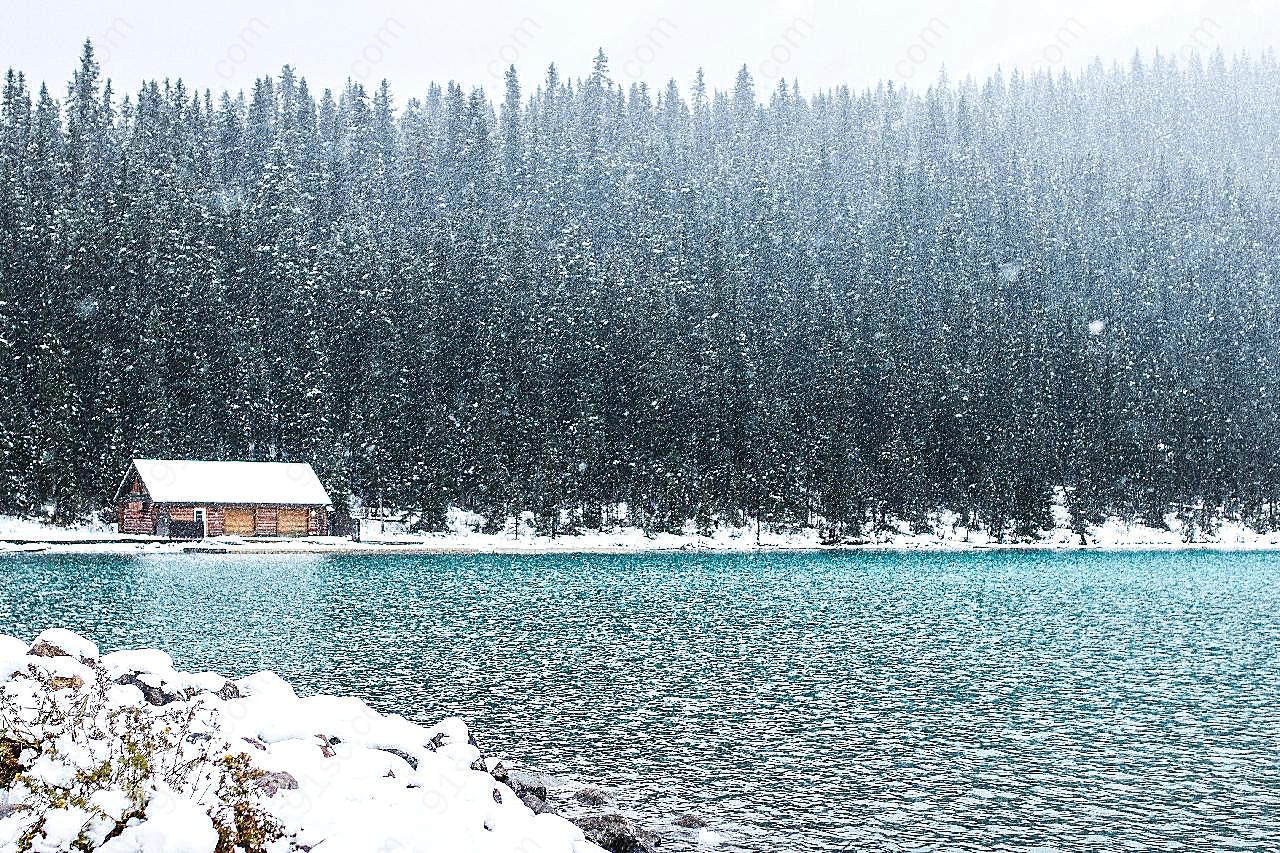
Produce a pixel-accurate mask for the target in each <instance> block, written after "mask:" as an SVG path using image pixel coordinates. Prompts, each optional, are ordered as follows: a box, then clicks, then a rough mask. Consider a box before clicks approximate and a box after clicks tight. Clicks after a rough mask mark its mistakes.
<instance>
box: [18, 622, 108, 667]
mask: <svg viewBox="0 0 1280 853" xmlns="http://www.w3.org/2000/svg"><path fill="white" fill-rule="evenodd" d="M27 654H29V655H34V656H36V657H39V658H58V657H72V658H76V659H77V660H79V661H81V662H82V663H93V662H94V661H96V660H98V657H99V654H98V647H97V646H96V645H94V644H93V643H91V642H89V641H88V640H86V639H85V638H84V637H81V636H80V635H79V634H77V633H75V632H74V631H68V630H67V629H66V628H50V629H49V630H47V631H41V632H40V636H38V637H36V639H35V642H34V643H32V644H31V649H30V651H28V652H27Z"/></svg>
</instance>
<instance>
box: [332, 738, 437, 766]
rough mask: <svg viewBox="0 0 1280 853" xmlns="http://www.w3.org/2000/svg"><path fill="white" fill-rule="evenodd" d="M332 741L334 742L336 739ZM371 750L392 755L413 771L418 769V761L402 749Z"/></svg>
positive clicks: (381, 748) (382, 748)
mask: <svg viewBox="0 0 1280 853" xmlns="http://www.w3.org/2000/svg"><path fill="white" fill-rule="evenodd" d="M334 740H336V738H335V739H334ZM373 748H374V749H377V750H379V751H381V752H389V753H391V754H392V755H394V756H395V757H396V758H399V759H400V760H401V761H403V762H404V763H405V764H408V765H409V766H410V767H412V768H413V769H414V770H417V769H418V759H416V758H414V757H413V756H412V755H410V754H409V753H407V752H405V751H404V750H402V749H396V748H395V747H393V746H375V747H373Z"/></svg>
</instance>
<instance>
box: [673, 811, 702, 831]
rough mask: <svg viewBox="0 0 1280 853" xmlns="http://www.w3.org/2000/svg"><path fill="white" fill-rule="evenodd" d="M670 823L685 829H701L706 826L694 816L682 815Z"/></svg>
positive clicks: (700, 819)
mask: <svg viewBox="0 0 1280 853" xmlns="http://www.w3.org/2000/svg"><path fill="white" fill-rule="evenodd" d="M671 822H672V823H673V824H675V825H676V826H680V827H684V828H685V829H702V828H703V827H705V826H706V825H707V822H706V821H705V820H703V819H702V818H700V817H698V816H697V815H696V814H682V815H680V817H678V818H676V819H675V820H673V821H671Z"/></svg>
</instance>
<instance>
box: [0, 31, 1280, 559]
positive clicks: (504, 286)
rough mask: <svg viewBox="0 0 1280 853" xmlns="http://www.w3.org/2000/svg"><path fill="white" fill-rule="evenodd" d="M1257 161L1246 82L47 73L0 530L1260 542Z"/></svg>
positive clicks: (32, 87)
mask: <svg viewBox="0 0 1280 853" xmlns="http://www.w3.org/2000/svg"><path fill="white" fill-rule="evenodd" d="M583 67H584V69H586V68H587V66H586V65H585V63H584V66H583ZM1278 147H1280V66H1278V65H1277V61H1276V58H1275V57H1274V56H1273V55H1271V54H1267V55H1264V56H1262V57H1244V56H1241V57H1235V58H1229V57H1223V56H1222V55H1220V54H1219V55H1214V56H1211V57H1204V58H1200V57H1195V56H1191V57H1186V58H1183V57H1179V58H1178V59H1177V60H1176V61H1175V60H1174V59H1171V58H1170V57H1168V56H1160V55H1154V56H1139V55H1135V56H1134V57H1133V59H1132V60H1131V61H1130V62H1127V63H1122V64H1117V65H1113V66H1104V65H1103V64H1102V63H1100V62H1095V63H1093V64H1092V65H1090V66H1088V67H1087V68H1084V69H1082V70H1081V71H1079V72H1078V73H1069V74H1068V73H1061V74H1051V73H1034V74H1024V73H1019V72H1018V71H1008V72H1004V73H996V74H994V75H993V76H991V77H990V78H989V79H986V80H972V79H966V80H963V81H955V80H948V79H946V78H945V77H943V78H941V79H939V80H937V81H936V82H935V83H934V85H932V86H929V87H928V88H927V89H923V90H919V91H915V90H904V89H902V88H899V87H895V86H893V85H889V84H884V85H880V86H877V87H875V88H874V89H868V90H862V91H856V90H853V89H849V88H839V89H836V90H834V91H823V92H816V93H810V92H805V91H803V90H802V89H801V88H800V87H799V86H797V85H796V84H795V83H794V82H792V81H782V82H778V81H766V80H753V79H752V78H751V77H750V75H749V74H748V73H747V71H746V69H745V68H744V69H743V71H742V72H741V73H740V74H739V76H738V78H737V83H736V85H735V86H734V87H733V88H732V90H731V91H712V90H710V89H708V87H707V86H706V85H705V84H704V82H703V80H702V76H701V74H699V75H698V76H697V77H695V78H694V79H693V80H690V81H686V82H683V83H682V84H680V85H678V84H677V83H676V82H671V83H669V84H667V85H666V86H663V87H661V88H659V89H656V90H655V89H649V88H646V87H645V86H643V85H630V86H627V87H623V86H620V85H618V84H617V83H616V82H615V81H613V80H612V79H611V76H610V71H609V67H608V61H607V59H606V58H605V57H604V56H603V55H600V56H598V57H597V58H596V60H595V62H594V65H592V66H590V71H589V73H588V74H586V76H583V77H581V78H580V79H579V78H573V79H571V78H569V77H568V76H562V75H561V72H560V71H558V70H557V69H556V68H555V67H552V68H550V69H548V71H547V73H546V76H545V77H544V78H543V79H539V80H517V78H516V75H515V73H514V70H513V71H511V72H509V74H508V78H507V81H506V89H505V91H502V92H497V93H486V92H484V91H481V90H472V91H467V90H464V89H463V88H461V87H460V86H458V85H456V84H452V83H451V84H448V85H446V86H442V87H439V86H432V87H431V88H430V89H429V90H428V91H425V92H399V91H396V90H394V89H393V88H392V87H391V86H389V85H388V84H387V83H385V82H384V83H383V84H382V85H381V86H380V87H378V88H376V89H375V90H373V91H367V90H366V89H365V88H363V87H362V86H360V85H359V84H357V83H348V84H347V86H346V87H345V88H344V89H343V90H342V91H337V92H331V91H328V90H326V91H323V92H319V93H316V92H314V91H312V89H311V88H310V87H308V85H307V82H306V80H305V78H304V77H302V76H301V75H300V74H299V73H298V72H296V71H294V70H293V69H291V68H285V69H283V70H282V71H281V72H280V73H279V74H278V75H277V76H265V77H262V78H261V79H259V80H258V82H257V83H256V84H255V86H254V87H253V90H252V91H251V92H247V93H217V92H209V91H204V90H200V91H197V90H194V89H190V88H188V86H187V84H185V83H183V82H182V81H176V80H166V81H164V82H152V83H148V84H146V85H145V86H143V87H142V88H140V89H139V90H138V91H134V92H120V91H115V90H113V88H112V86H111V85H110V83H109V82H108V81H106V80H105V79H103V76H102V74H101V72H100V70H99V68H98V66H97V64H96V63H95V61H94V58H93V54H92V50H91V48H90V47H86V51H85V54H84V56H83V57H82V61H81V64H80V66H79V70H78V71H76V72H75V73H74V76H73V79H72V81H71V83H70V85H69V86H68V87H67V88H66V89H65V90H58V91H54V90H50V89H48V88H46V87H45V86H43V85H37V84H35V83H34V82H33V81H28V80H25V79H24V78H23V76H22V74H21V73H19V72H17V71H10V72H9V73H8V75H7V77H6V80H5V83H4V93H3V104H2V105H0V365H2V368H0V511H9V512H14V511H18V512H23V511H32V510H35V509H37V508H41V507H53V508H54V509H55V510H56V512H57V514H58V515H60V516H62V517H71V516H74V515H77V514H80V513H83V512H88V511H94V510H97V509H99V508H101V507H102V506H103V505H104V503H105V502H106V501H107V500H108V499H109V497H110V495H111V493H112V492H113V491H114V489H115V486H116V485H117V482H118V478H119V476H120V474H121V473H122V471H123V470H124V467H125V465H126V461H127V460H128V458H130V457H132V456H147V457H190V458H209V459H230V458H234V459H287V460H301V461H310V462H313V463H314V464H315V467H316V469H317V471H318V472H319V473H320V475H321V477H322V479H323V480H324V481H325V483H326V484H327V485H328V486H329V489H330V492H331V493H332V494H334V495H335V496H338V497H337V499H338V500H339V501H340V502H343V503H345V502H346V501H347V500H348V499H349V498H348V496H350V497H354V498H355V499H357V500H360V501H364V502H368V503H377V502H382V503H384V504H386V505H390V506H396V507H401V508H406V509H412V510H415V511H417V512H419V513H421V514H422V516H423V518H424V519H425V521H426V523H427V524H428V525H430V524H433V523H438V522H439V521H440V520H441V518H442V517H443V513H444V510H445V508H446V507H448V506H451V505H452V506H459V507H463V508H466V509H471V510H475V511H477V512H479V513H481V514H484V515H486V516H492V517H506V516H508V515H511V514H514V513H516V512H523V511H532V512H533V513H535V515H536V516H537V518H538V519H539V523H540V524H541V525H542V526H543V527H544V528H550V527H551V526H553V525H555V526H559V525H561V524H562V523H563V522H562V519H564V518H568V520H569V522H570V523H571V524H574V525H582V526H586V527H595V526H599V525H600V524H601V523H602V522H608V521H610V520H611V519H610V516H611V515H612V514H613V513H614V512H615V509H616V507H615V505H616V504H619V503H625V504H626V505H628V506H629V507H630V512H631V516H630V518H631V520H632V521H633V522H634V523H640V524H643V525H644V526H646V527H647V528H649V529H670V528H672V527H675V526H678V525H680V524H681V523H683V522H684V521H685V520H686V519H697V520H698V521H699V523H700V524H702V525H708V524H710V523H712V521H713V519H719V520H722V521H726V522H731V523H742V522H751V521H753V520H756V519H759V520H761V521H762V522H763V523H764V524H766V525H769V524H773V525H806V524H815V523H818V522H817V520H818V519H824V520H825V522H824V524H825V526H826V529H827V531H828V533H829V535H832V536H836V535H848V534H856V533H859V532H861V531H865V530H867V529H868V528H869V527H870V526H874V525H876V524H879V523H882V522H883V521H884V520H885V519H889V518H901V519H906V520H909V521H912V522H918V523H924V522H925V521H926V519H928V518H929V515H930V513H932V512H934V511H937V510H939V509H948V510H952V511H955V512H957V513H959V514H960V515H961V516H962V517H963V518H964V519H965V520H966V521H968V522H971V523H973V524H976V525H980V526H982V527H985V528H988V529H991V530H997V531H1001V532H1002V533H1007V534H1008V535H1019V534H1023V533H1027V532H1029V531H1032V530H1035V529H1037V528H1039V527H1041V526H1044V525H1047V524H1049V523H1050V519H1049V508H1050V504H1051V501H1052V500H1053V496H1054V494H1055V490H1056V489H1058V488H1062V489H1065V495H1066V501H1067V505H1068V507H1069V508H1070V510H1071V512H1072V516H1073V519H1074V520H1075V523H1077V524H1083V523H1085V522H1088V521H1094V520H1097V519H1098V518H1100V517H1101V516H1103V515H1105V514H1112V513H1114V514H1118V515H1121V516H1123V517H1126V518H1130V519H1141V520H1146V521H1155V522H1157V523H1158V522H1159V519H1160V518H1161V517H1162V516H1163V514H1164V513H1166V512H1171V511H1172V512H1179V513H1183V514H1191V513H1196V512H1199V513H1200V514H1201V515H1204V516H1212V515H1214V514H1218V513H1222V512H1225V513H1230V514H1233V515H1241V516H1243V517H1245V518H1246V519H1248V520H1249V521H1251V522H1252V523H1255V524H1256V525H1258V526H1274V525H1275V518H1274V515H1273V512H1274V508H1275V507H1276V505H1277V502H1278V501H1277V488H1278V486H1280V422H1278V421H1277V413H1278V411H1280V410H1278V408H1277V395H1278V394H1280V371H1278V364H1280V362H1278V359H1280V342H1278V336H1277V332H1280V323H1278V322H1277V320H1278V319H1280V317H1278V311H1280V284H1278V282H1277V275H1278V274H1280V246H1278V238H1280V218H1278V214H1280V211H1278V210H1277V199H1278V198H1280V196H1278V195H1277V189H1278V188H1280V182H1278V178H1280V152H1278V150H1277V149H1278ZM1198 507H1199V508H1200V509H1197V508H1198ZM563 511H567V512H563Z"/></svg>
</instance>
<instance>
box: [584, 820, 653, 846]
mask: <svg viewBox="0 0 1280 853" xmlns="http://www.w3.org/2000/svg"><path fill="white" fill-rule="evenodd" d="M573 822H574V823H575V824H577V826H578V829H581V830H582V834H583V835H585V836H586V837H587V840H588V841H590V842H591V843H592V844H595V845H597V846H598V847H601V848H603V849H605V850H607V851H608V853H657V850H656V847H657V844H658V836H656V835H654V834H653V833H652V832H649V831H647V830H645V829H643V828H641V827H639V826H637V825H636V824H634V823H632V822H631V821H630V820H628V819H627V818H625V817H623V816H622V815H620V814H605V815H591V816H589V817H580V818H574V819H573Z"/></svg>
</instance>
